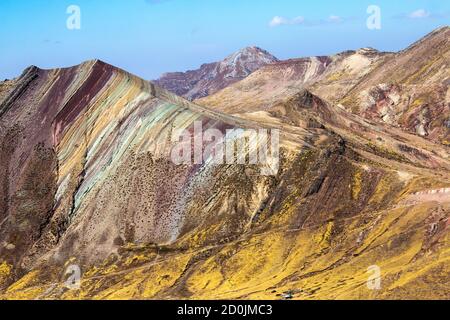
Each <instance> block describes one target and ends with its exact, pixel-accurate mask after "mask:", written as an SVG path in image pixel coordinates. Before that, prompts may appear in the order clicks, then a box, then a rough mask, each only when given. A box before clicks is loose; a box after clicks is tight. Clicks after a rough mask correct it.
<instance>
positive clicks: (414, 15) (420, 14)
mask: <svg viewBox="0 0 450 320" xmlns="http://www.w3.org/2000/svg"><path fill="white" fill-rule="evenodd" d="M430 16H431V14H430V12H428V11H426V10H425V9H418V10H416V11H414V12H411V13H410V14H409V15H408V17H409V18H411V19H423V18H429V17H430Z"/></svg>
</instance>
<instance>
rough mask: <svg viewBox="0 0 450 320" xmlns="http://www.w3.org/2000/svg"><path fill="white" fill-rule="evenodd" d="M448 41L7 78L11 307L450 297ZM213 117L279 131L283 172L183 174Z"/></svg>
mask: <svg viewBox="0 0 450 320" xmlns="http://www.w3.org/2000/svg"><path fill="white" fill-rule="evenodd" d="M449 35H450V28H449V27H444V28H440V29H438V30H435V31H434V32H432V33H431V34H429V35H427V36H426V37H425V38H423V39H421V40H420V41H418V42H416V43H415V44H413V45H412V46H410V47H409V48H407V49H405V50H402V51H400V52H397V53H387V52H379V51H377V50H375V49H372V48H363V49H360V50H354V51H346V52H342V53H339V54H336V55H330V56H320V57H307V58H297V59H291V60H287V61H279V60H277V59H276V58H275V57H274V56H272V55H270V54H269V53H267V52H265V51H263V50H261V49H258V48H256V47H250V48H247V49H244V50H242V51H240V52H238V53H236V54H234V55H231V56H229V57H228V58H226V59H225V60H224V61H223V62H220V63H213V64H206V65H203V66H202V67H201V68H200V69H199V70H197V71H188V72H186V73H171V74H166V75H164V76H162V77H161V78H160V79H159V80H157V81H155V82H149V81H146V80H144V79H141V78H139V77H137V76H135V75H132V74H130V73H128V72H126V71H124V70H122V69H119V68H117V67H114V66H112V65H109V64H107V63H105V62H102V61H100V60H92V61H87V62H84V63H82V64H80V65H77V66H74V67H70V68H59V69H51V70H43V69H40V68H38V67H35V66H32V67H29V68H27V69H26V70H25V71H24V72H23V73H22V75H21V76H20V77H18V78H16V79H12V80H7V81H4V82H1V83H0V146H1V148H0V161H1V163H2V166H1V168H0V298H2V299H52V298H53V299H55V298H56V299H407V298H413V299H448V298H449V297H450V288H449V287H448V285H447V283H448V280H449V274H450V273H449V271H450V270H449V267H450V263H449V262H450V250H449V249H450V238H449V232H448V230H449V226H450V220H449V217H450V146H449V141H450V137H449V133H450V113H449V110H450V101H449V94H450V93H449V92H450V91H449V84H450V83H449V76H450V66H449V61H450V59H449V58H450V57H449V50H450V44H449V39H450V37H449ZM166 89H167V90H166ZM181 96H183V97H181ZM190 100H192V101H190ZM198 123H200V124H201V125H202V126H203V127H204V128H207V129H211V130H216V131H219V132H223V131H226V130H231V131H232V132H233V130H240V129H248V130H255V131H256V130H262V129H267V130H278V131H279V135H280V136H279V143H280V152H279V170H278V171H276V172H275V173H274V174H273V175H262V174H261V173H260V165H258V164H250V163H247V164H239V163H235V164H225V163H224V164H213V163H211V162H210V161H204V162H202V163H201V164H198V163H192V164H189V163H185V164H175V163H174V162H173V161H172V159H171V158H170V156H168V155H169V154H170V153H171V150H172V143H173V141H174V140H173V133H174V132H177V131H179V130H185V132H190V133H194V135H195V130H196V125H197V124H198ZM265 142H266V141H265V139H258V140H257V141H256V145H255V147H257V148H259V147H261V146H263V145H264V144H265ZM218 143H219V142H218V141H214V145H216V146H217V144H218ZM193 145H194V146H195V142H194V143H193ZM193 145H191V142H190V141H189V142H188V149H189V150H190V149H191V148H193V147H194V146H193ZM201 147H202V150H204V149H205V147H206V146H204V145H203V146H201ZM73 266H76V267H77V268H79V270H80V271H81V282H80V286H79V287H76V288H73V287H71V286H68V285H67V272H68V270H73ZM374 268H375V269H378V270H380V272H381V278H380V280H381V283H380V287H378V288H376V290H374V288H371V287H370V286H369V285H368V279H370V276H371V273H370V270H373V269H374Z"/></svg>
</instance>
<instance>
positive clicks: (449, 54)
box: [339, 27, 450, 145]
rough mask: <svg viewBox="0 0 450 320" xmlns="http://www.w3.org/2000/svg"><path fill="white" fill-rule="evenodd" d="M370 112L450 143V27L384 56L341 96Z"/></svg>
mask: <svg viewBox="0 0 450 320" xmlns="http://www.w3.org/2000/svg"><path fill="white" fill-rule="evenodd" d="M339 102H340V103H342V104H343V105H344V106H345V107H346V108H349V109H350V110H353V112H355V113H358V114H361V115H363V116H364V117H366V118H369V119H374V120H380V121H383V122H385V123H388V124H391V125H395V126H399V127H401V128H404V129H406V130H408V131H410V132H413V133H416V134H418V135H421V136H426V137H428V138H430V139H433V140H435V141H439V142H441V143H444V144H447V145H448V144H449V143H450V126H449V124H450V122H449V120H450V27H443V28H440V29H438V30H435V31H434V32H432V33H430V34H429V35H427V36H426V37H424V38H423V39H421V40H420V41H418V42H416V43H414V44H413V45H411V46H410V47H409V48H407V49H405V50H403V51H400V52H398V53H396V54H395V55H393V56H392V57H390V58H389V59H386V60H385V61H383V63H381V64H380V65H379V66H377V68H375V69H374V70H373V71H372V72H370V73H369V74H368V75H367V76H366V77H364V79H363V80H362V81H361V82H360V83H358V85H357V86H355V87H354V88H352V89H351V90H350V91H349V92H347V94H346V95H345V97H344V98H343V99H341V100H340V101H339Z"/></svg>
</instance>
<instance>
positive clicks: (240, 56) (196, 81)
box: [154, 47, 278, 100]
mask: <svg viewBox="0 0 450 320" xmlns="http://www.w3.org/2000/svg"><path fill="white" fill-rule="evenodd" d="M276 61H278V60H277V58H275V57H274V56H272V55H271V54H270V53H268V52H267V51H265V50H262V49H260V48H257V47H247V48H244V49H242V50H240V51H238V52H235V53H233V54H232V55H230V56H228V57H227V58H225V59H224V60H223V61H220V62H213V63H208V64H204V65H202V66H201V67H200V69H197V70H191V71H187V72H171V73H166V74H164V75H162V76H161V78H159V79H158V80H156V81H154V82H155V84H156V85H158V86H160V87H162V88H164V89H167V90H169V91H171V92H173V93H175V94H176V95H179V96H183V97H185V98H187V99H189V100H194V99H198V98H202V97H205V96H208V95H210V94H213V93H215V92H217V91H219V90H221V89H223V88H225V87H227V86H229V85H230V84H233V83H235V82H238V81H240V80H242V79H244V78H246V77H247V76H248V75H249V74H251V73H252V72H254V71H256V70H258V69H259V68H261V67H262V66H265V65H267V64H271V63H273V62H276Z"/></svg>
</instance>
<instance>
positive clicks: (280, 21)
mask: <svg viewBox="0 0 450 320" xmlns="http://www.w3.org/2000/svg"><path fill="white" fill-rule="evenodd" d="M304 21H305V18H303V17H301V16H299V17H296V18H293V19H288V18H285V17H280V16H275V17H273V18H272V20H271V21H270V22H269V26H271V27H278V26H282V25H294V24H301V23H303V22H304Z"/></svg>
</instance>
